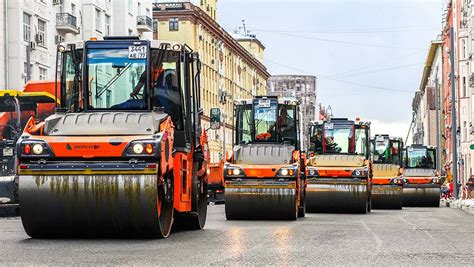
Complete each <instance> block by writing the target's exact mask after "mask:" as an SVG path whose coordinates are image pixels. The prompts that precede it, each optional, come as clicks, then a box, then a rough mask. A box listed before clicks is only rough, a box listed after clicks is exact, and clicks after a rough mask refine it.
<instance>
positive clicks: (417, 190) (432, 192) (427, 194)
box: [403, 145, 441, 207]
mask: <svg viewBox="0 0 474 267" xmlns="http://www.w3.org/2000/svg"><path fill="white" fill-rule="evenodd" d="M403 158H404V159H403V161H404V169H403V177H404V185H403V206H404V207H439V201H440V195H441V177H440V176H439V173H438V172H437V170H436V168H437V166H436V148H434V147H428V146H423V145H411V146H407V147H406V148H405V150H404V151H403Z"/></svg>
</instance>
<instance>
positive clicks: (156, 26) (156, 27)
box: [153, 19, 158, 32]
mask: <svg viewBox="0 0 474 267" xmlns="http://www.w3.org/2000/svg"><path fill="white" fill-rule="evenodd" d="M153 31H154V32H158V20H157V19H153Z"/></svg>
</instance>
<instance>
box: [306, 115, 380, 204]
mask: <svg viewBox="0 0 474 267" xmlns="http://www.w3.org/2000/svg"><path fill="white" fill-rule="evenodd" d="M310 128H311V129H310V135H311V136H310V142H311V144H310V147H309V149H308V153H309V155H310V156H309V158H308V162H307V167H306V177H307V178H306V179H307V189H306V208H307V211H308V212H351V213H367V212H370V209H371V187H372V166H371V165H372V164H371V161H370V149H369V146H370V138H369V136H370V123H369V122H360V121H357V120H356V121H351V120H348V119H344V118H341V119H338V118H332V119H330V120H326V121H322V122H312V123H311V125H310Z"/></svg>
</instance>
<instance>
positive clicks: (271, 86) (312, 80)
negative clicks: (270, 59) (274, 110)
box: [268, 75, 318, 148]
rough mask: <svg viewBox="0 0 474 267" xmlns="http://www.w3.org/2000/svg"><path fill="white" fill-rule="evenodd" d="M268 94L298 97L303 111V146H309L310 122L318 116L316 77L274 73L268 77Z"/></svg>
mask: <svg viewBox="0 0 474 267" xmlns="http://www.w3.org/2000/svg"><path fill="white" fill-rule="evenodd" d="M268 94H270V95H278V96H292V97H296V99H298V101H299V102H300V110H301V113H302V118H303V121H302V126H303V129H302V135H303V136H302V140H303V147H304V148H307V147H309V123H310V122H311V121H315V120H317V118H318V105H317V102H316V77H315V76H306V75H274V76H271V77H270V78H269V79H268Z"/></svg>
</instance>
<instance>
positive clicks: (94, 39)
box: [89, 37, 97, 41]
mask: <svg viewBox="0 0 474 267" xmlns="http://www.w3.org/2000/svg"><path fill="white" fill-rule="evenodd" d="M89 40H90V41H97V37H91V38H90V39H89Z"/></svg>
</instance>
